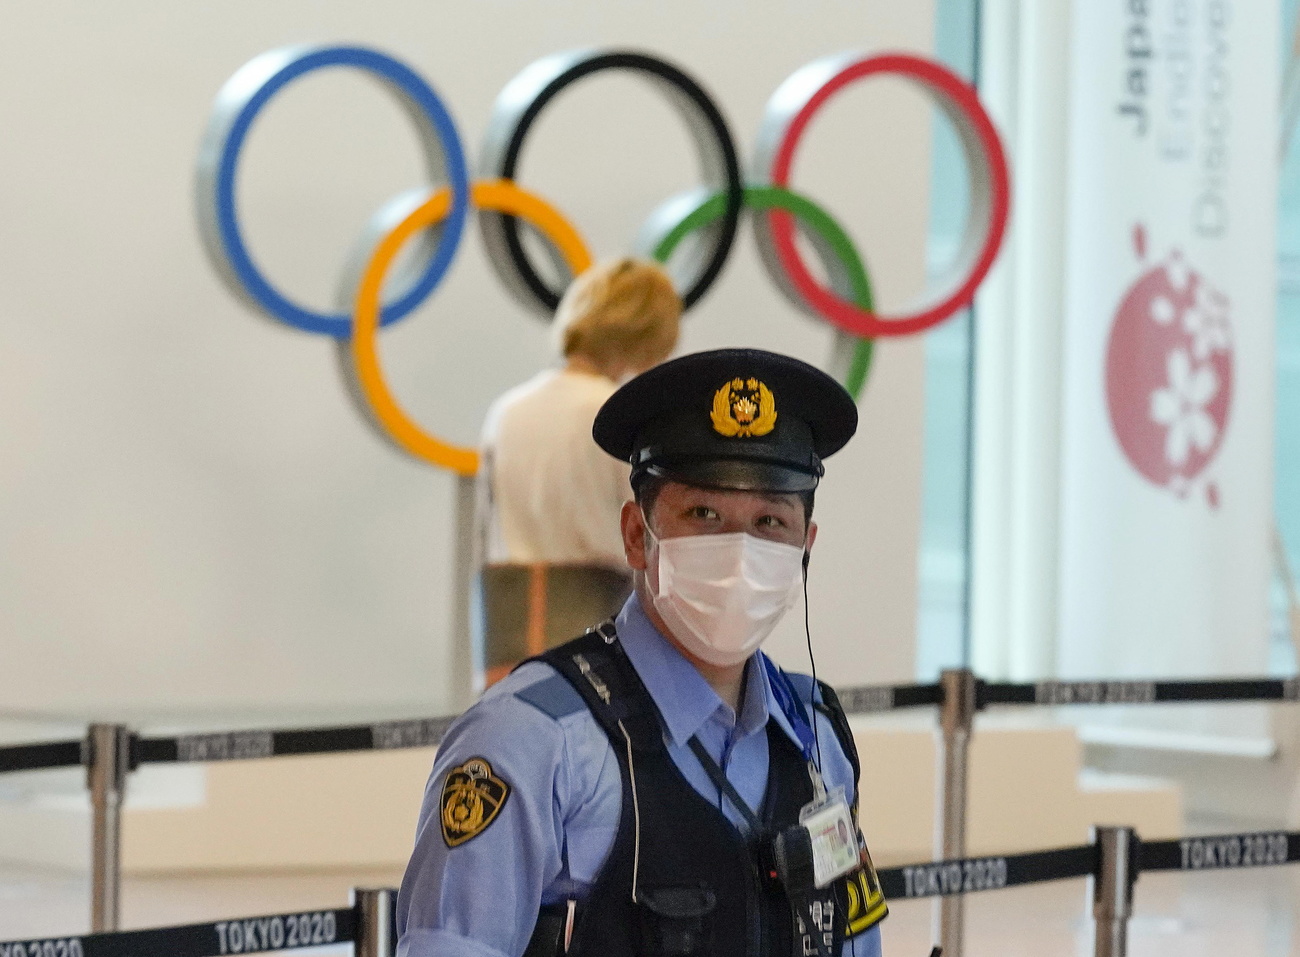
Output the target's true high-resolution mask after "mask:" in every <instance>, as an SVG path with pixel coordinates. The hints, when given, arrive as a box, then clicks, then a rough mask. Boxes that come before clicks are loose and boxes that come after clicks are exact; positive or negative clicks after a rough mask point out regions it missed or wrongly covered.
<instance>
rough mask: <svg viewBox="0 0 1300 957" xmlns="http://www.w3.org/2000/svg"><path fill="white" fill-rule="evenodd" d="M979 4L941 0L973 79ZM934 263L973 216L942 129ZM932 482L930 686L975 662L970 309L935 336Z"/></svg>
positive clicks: (928, 347)
mask: <svg viewBox="0 0 1300 957" xmlns="http://www.w3.org/2000/svg"><path fill="white" fill-rule="evenodd" d="M978 11H979V4H978V0H938V2H937V4H936V6H935V54H936V56H937V57H938V58H939V59H940V60H942V61H943V62H944V63H945V64H947V65H948V66H949V67H950V68H951V69H953V70H955V71H957V72H958V73H960V74H961V75H962V76H964V77H966V78H967V79H968V80H971V79H973V77H974V76H975V71H976V66H977V63H978V60H977V56H978V42H979V34H978V29H977V27H978ZM932 155H933V160H932V163H933V165H932V169H931V179H930V230H929V242H928V245H927V250H926V253H927V261H928V265H929V269H930V272H931V273H936V272H938V271H939V270H941V269H942V268H943V267H944V266H945V264H947V263H950V262H952V259H953V257H954V256H955V255H956V252H957V248H958V245H959V244H960V242H961V233H962V228H963V226H964V225H965V222H966V212H967V208H968V197H967V192H968V190H967V182H966V166H965V160H964V158H963V157H962V152H961V146H960V143H959V141H958V139H957V134H956V133H955V132H954V131H953V128H952V126H951V124H949V122H948V121H947V120H946V119H945V118H944V117H942V116H940V115H936V117H935V120H934V140H933V154H932ZM926 336H927V338H926V343H925V367H926V368H925V474H924V479H923V482H924V488H923V491H922V503H921V509H922V512H921V548H920V559H919V560H920V569H919V572H920V588H919V602H920V608H919V610H918V614H917V647H916V670H917V677H918V678H919V679H920V680H923V681H928V680H931V679H933V678H934V677H935V676H937V675H938V673H939V671H940V670H941V669H943V668H956V667H961V666H963V665H965V664H967V663H968V661H969V647H968V643H967V629H966V609H967V601H966V592H967V554H968V544H969V543H968V536H967V518H968V502H967V493H968V489H969V485H970V457H969V454H968V452H969V439H970V427H971V420H970V401H969V399H970V385H971V356H972V351H971V310H966V311H964V312H963V313H961V314H960V315H958V316H955V317H954V318H952V319H950V320H948V321H947V322H945V323H943V324H942V325H941V326H939V327H938V328H937V329H933V330H931V331H930V332H928V333H927V334H926Z"/></svg>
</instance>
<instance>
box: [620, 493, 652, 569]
mask: <svg viewBox="0 0 1300 957" xmlns="http://www.w3.org/2000/svg"><path fill="white" fill-rule="evenodd" d="M619 527H620V528H621V529H622V532H623V557H624V558H625V559H627V564H628V567H629V568H631V569H632V570H633V571H637V572H643V571H645V570H646V557H645V544H646V543H645V536H646V528H645V516H644V515H643V514H641V506H640V505H638V504H637V503H636V502H624V503H623V511H622V512H621V513H620V515H619Z"/></svg>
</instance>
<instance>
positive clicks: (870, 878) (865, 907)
mask: <svg viewBox="0 0 1300 957" xmlns="http://www.w3.org/2000/svg"><path fill="white" fill-rule="evenodd" d="M844 882H845V889H846V890H847V892H848V898H849V901H848V910H847V911H846V915H845V918H844V921H845V925H846V926H845V932H844V936H845V937H856V936H858V934H861V933H862V932H863V931H867V930H870V929H871V928H872V927H875V926H876V925H877V924H879V923H880V922H881V921H882V920H884V919H885V918H886V917H888V916H889V905H888V904H887V903H886V902H885V893H884V891H882V890H881V889H880V878H879V877H878V876H876V867H875V865H874V864H872V863H871V852H870V851H868V850H867V849H866V848H865V847H864V848H863V849H862V866H861V867H859V868H858V869H857V870H856V871H854V872H853V873H851V874H849V875H847V876H846V877H845V878H844Z"/></svg>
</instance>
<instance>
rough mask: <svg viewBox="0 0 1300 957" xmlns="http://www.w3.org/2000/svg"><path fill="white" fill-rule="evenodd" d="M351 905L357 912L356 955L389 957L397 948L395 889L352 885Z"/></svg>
mask: <svg viewBox="0 0 1300 957" xmlns="http://www.w3.org/2000/svg"><path fill="white" fill-rule="evenodd" d="M352 907H353V909H354V910H355V911H356V914H357V945H356V950H355V954H356V957H392V955H393V954H394V953H395V952H396V950H397V891H395V890H393V889H392V888H389V887H381V888H366V887H354V888H353V889H352Z"/></svg>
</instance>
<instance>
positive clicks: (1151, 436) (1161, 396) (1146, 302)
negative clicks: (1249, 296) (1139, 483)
mask: <svg viewBox="0 0 1300 957" xmlns="http://www.w3.org/2000/svg"><path fill="white" fill-rule="evenodd" d="M1133 245H1134V249H1135V250H1136V252H1137V258H1138V261H1139V262H1140V263H1143V264H1144V265H1145V260H1146V232H1145V230H1144V229H1143V228H1142V227H1141V226H1137V227H1136V228H1135V229H1134V230H1133ZM1232 353H1233V348H1232V326H1231V322H1230V320H1229V303H1228V299H1227V297H1226V296H1224V295H1223V294H1222V293H1220V292H1219V291H1218V290H1216V289H1214V288H1213V287H1212V286H1211V285H1210V284H1209V283H1208V282H1207V281H1206V279H1205V277H1204V276H1202V275H1200V274H1199V273H1198V272H1197V271H1196V270H1195V269H1193V268H1192V267H1191V266H1190V265H1189V264H1188V262H1187V261H1186V260H1185V259H1184V258H1183V256H1182V253H1181V252H1180V251H1179V250H1177V249H1174V250H1173V251H1171V252H1170V253H1169V255H1168V256H1166V258H1165V259H1164V260H1163V261H1161V262H1157V263H1155V264H1154V265H1150V266H1148V268H1147V269H1146V271H1145V272H1143V274H1142V275H1141V276H1140V277H1138V280H1137V281H1136V282H1135V283H1133V285H1132V286H1131V287H1129V290H1128V292H1127V293H1125V295H1124V301H1123V302H1121V303H1120V306H1119V309H1117V310H1116V312H1115V321H1114V325H1113V326H1112V327H1111V330H1110V342H1109V344H1108V345H1107V348H1106V400H1107V404H1108V406H1109V409H1110V424H1111V427H1112V428H1113V429H1114V430H1115V437H1116V439H1118V440H1119V444H1120V447H1121V448H1122V449H1123V450H1124V454H1125V456H1126V457H1127V458H1128V460H1129V462H1130V463H1132V465H1133V467H1134V468H1135V469H1137V470H1138V471H1139V472H1140V473H1142V475H1143V476H1145V477H1146V478H1147V479H1148V480H1149V481H1151V482H1153V483H1155V484H1156V485H1159V486H1161V487H1163V488H1167V489H1169V490H1170V491H1171V492H1173V493H1174V494H1176V495H1178V496H1180V497H1185V496H1187V495H1188V493H1189V492H1190V491H1191V490H1192V489H1193V487H1194V486H1195V484H1196V483H1197V481H1198V480H1199V479H1200V478H1201V476H1202V473H1203V472H1204V471H1205V469H1206V467H1207V466H1208V465H1209V464H1210V462H1211V461H1212V460H1213V459H1214V456H1215V454H1216V453H1217V452H1218V451H1219V446H1220V445H1222V444H1223V433H1224V430H1225V429H1226V428H1227V425H1228V411H1229V408H1230V406H1231V402H1232ZM1205 493H1206V496H1207V498H1208V500H1209V502H1210V504H1211V506H1217V505H1218V496H1219V493H1218V488H1217V486H1215V485H1214V484H1213V483H1206V484H1205Z"/></svg>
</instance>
